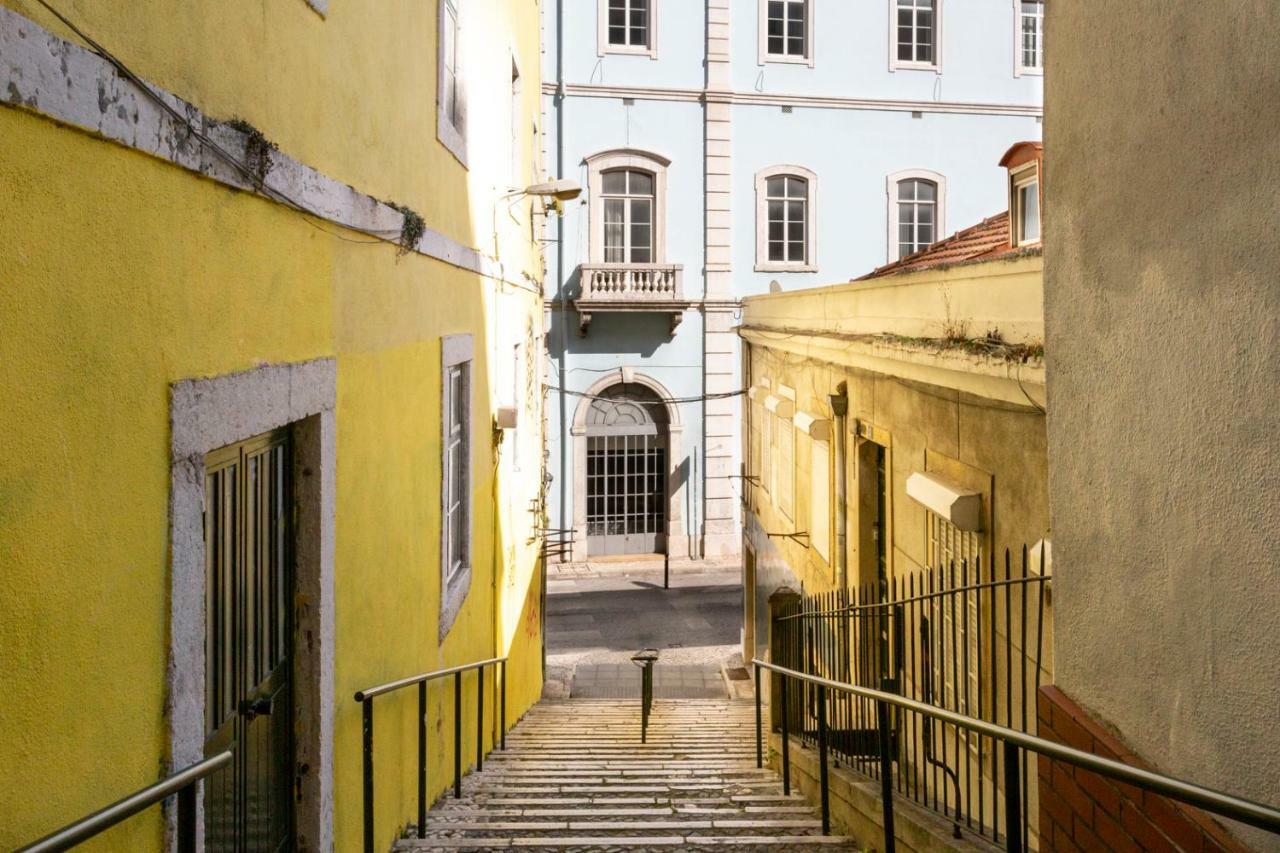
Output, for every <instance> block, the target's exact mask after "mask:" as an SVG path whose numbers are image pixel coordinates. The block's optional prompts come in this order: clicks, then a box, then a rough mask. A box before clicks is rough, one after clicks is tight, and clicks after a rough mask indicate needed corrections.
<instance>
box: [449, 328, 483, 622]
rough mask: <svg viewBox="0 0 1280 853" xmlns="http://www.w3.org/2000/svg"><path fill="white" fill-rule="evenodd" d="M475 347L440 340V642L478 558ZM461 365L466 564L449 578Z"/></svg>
mask: <svg viewBox="0 0 1280 853" xmlns="http://www.w3.org/2000/svg"><path fill="white" fill-rule="evenodd" d="M474 358H475V343H474V339H473V337H472V336H471V335H470V334H462V335H445V336H444V337H442V338H441V339H440V620H439V639H440V640H441V641H443V640H444V638H445V637H446V636H448V634H449V630H450V629H451V628H452V627H453V624H454V622H455V621H456V620H457V618H458V614H459V613H460V612H461V611H462V605H463V603H464V602H465V601H466V599H467V593H468V592H469V591H470V590H471V575H472V566H473V564H474V558H475V529H474V527H475V524H474V522H475V506H474V503H475V502H474V501H473V500H472V487H473V484H474V477H473V471H474V468H475V466H474V464H473V462H474V457H475V452H476V445H477V444H478V442H477V441H476V437H477V433H480V432H482V431H481V430H477V429H476V423H475V418H474V417H473V416H472V415H473V410H474V408H475V399H476V394H475V386H476V381H477V376H476V370H475V361H474ZM460 364H467V365H469V371H468V375H467V390H466V393H467V400H466V404H465V407H464V410H465V411H466V413H467V423H466V430H467V458H466V459H465V460H464V464H465V465H466V472H467V488H466V489H465V492H466V497H465V498H464V500H465V501H466V509H465V512H466V518H467V532H466V537H467V547H466V553H467V563H466V565H464V566H463V567H462V568H461V569H459V570H458V572H457V574H455V575H454V576H453V577H451V578H448V577H447V575H446V569H447V566H448V561H449V558H450V552H449V525H448V523H447V518H448V494H449V493H448V490H447V488H446V485H447V483H448V481H449V465H448V457H447V456H446V454H445V448H446V447H448V442H449V413H450V410H451V409H452V408H453V401H452V400H451V399H450V397H449V368H451V367H456V366H458V365H460Z"/></svg>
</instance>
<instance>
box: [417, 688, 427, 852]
mask: <svg viewBox="0 0 1280 853" xmlns="http://www.w3.org/2000/svg"><path fill="white" fill-rule="evenodd" d="M418 837H419V838H426V837H427V682H425V681H419V682H418Z"/></svg>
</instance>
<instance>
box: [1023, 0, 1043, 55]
mask: <svg viewBox="0 0 1280 853" xmlns="http://www.w3.org/2000/svg"><path fill="white" fill-rule="evenodd" d="M1020 17H1021V19H1022V20H1021V25H1022V26H1021V27H1020V31H1021V33H1022V43H1021V45H1020V46H1019V59H1018V62H1019V64H1020V65H1021V67H1022V68H1023V69H1024V70H1031V71H1038V70H1041V69H1043V68H1044V0H1022V11H1021V13H1020Z"/></svg>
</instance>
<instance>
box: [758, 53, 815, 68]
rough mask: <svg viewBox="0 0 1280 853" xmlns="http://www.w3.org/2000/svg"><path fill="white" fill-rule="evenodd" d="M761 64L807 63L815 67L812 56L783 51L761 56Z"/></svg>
mask: <svg viewBox="0 0 1280 853" xmlns="http://www.w3.org/2000/svg"><path fill="white" fill-rule="evenodd" d="M760 64H761V65H773V64H778V65H807V66H809V67H810V68H812V67H813V57H812V56H788V55H786V54H781V53H766V54H764V55H763V56H761V57H760Z"/></svg>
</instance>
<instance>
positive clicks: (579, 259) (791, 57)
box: [543, 0, 1044, 559]
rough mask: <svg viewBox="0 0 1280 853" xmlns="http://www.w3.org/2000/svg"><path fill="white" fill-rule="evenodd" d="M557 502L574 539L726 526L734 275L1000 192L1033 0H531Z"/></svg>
mask: <svg viewBox="0 0 1280 853" xmlns="http://www.w3.org/2000/svg"><path fill="white" fill-rule="evenodd" d="M543 29H544V44H545V46H546V47H545V61H546V66H545V69H544V80H545V81H546V82H545V83H544V93H543V96H544V100H545V118H544V127H545V133H544V139H545V140H546V145H547V146H548V150H547V151H546V152H545V155H546V157H545V161H546V162H547V163H548V164H551V168H552V169H554V170H555V171H556V173H557V176H559V177H565V178H573V179H575V180H578V181H579V182H580V183H581V184H582V186H583V187H584V189H585V192H584V193H583V196H582V198H581V199H579V200H578V201H575V202H573V203H571V204H570V206H569V207H568V209H567V210H566V212H565V215H564V216H563V217H562V218H560V220H559V222H558V223H557V222H555V221H553V222H551V223H550V224H549V227H548V230H547V234H546V236H547V238H548V266H549V269H548V276H547V290H548V292H547V308H548V312H549V324H548V330H549V331H548V338H547V350H548V351H547V355H548V373H547V383H548V385H549V386H550V387H549V390H548V394H549V399H548V406H547V412H548V418H549V421H548V423H547V436H548V448H549V458H548V471H549V473H550V476H551V481H550V485H549V487H548V493H547V510H548V515H549V523H550V526H551V527H553V528H557V529H562V530H565V531H572V539H573V548H572V557H573V559H585V558H587V557H595V556H601V555H612V554H639V553H660V552H662V551H663V550H666V549H669V550H670V553H671V555H672V556H673V557H692V558H695V559H697V558H702V557H717V556H732V555H734V554H736V553H737V552H738V551H739V550H740V548H741V539H740V536H741V534H740V525H741V506H740V503H741V491H742V482H741V479H740V474H741V466H740V456H741V451H740V447H741V436H740V424H741V422H742V417H741V406H742V403H741V399H740V397H738V396H735V392H738V391H740V390H741V388H742V379H741V365H740V356H739V349H738V338H737V336H736V335H735V334H734V332H733V329H734V326H735V325H736V323H737V308H738V301H739V300H740V299H741V298H742V297H744V296H748V295H751V294H754V293H761V292H766V291H768V290H769V288H770V287H771V285H772V283H774V282H776V283H777V284H776V285H772V286H777V287H781V288H782V289H784V290H792V289H797V288H803V287H812V286H816V285H822V284H831V283H835V282H840V281H846V280H849V279H851V278H856V277H858V276H861V275H863V274H865V273H867V272H869V271H870V270H872V269H873V268H875V267H877V266H880V265H882V264H884V263H887V262H888V261H891V260H894V259H896V258H897V257H899V254H900V253H903V252H909V251H912V250H914V249H915V248H917V247H923V246H924V245H927V244H928V243H929V242H932V241H934V240H937V239H941V238H942V237H944V236H946V235H947V234H950V233H952V232H953V231H955V230H957V229H959V228H963V227H966V226H968V225H972V224H974V223H976V222H978V221H980V220H982V219H983V218H985V217H987V216H990V215H992V214H994V213H998V212H1000V211H1002V210H1005V209H1007V207H1008V199H1007V198H1006V197H1005V196H1004V195H1003V193H1002V190H1001V188H1002V187H1003V186H1004V185H1005V182H1004V180H1003V178H1002V174H1003V170H1002V169H1001V168H1000V167H999V165H998V161H999V159H1000V156H1001V154H1002V153H1003V152H1004V151H1005V150H1006V149H1008V148H1009V146H1010V145H1011V144H1013V143H1014V142H1017V141H1020V140H1038V139H1039V138H1040V130H1041V128H1040V117H1041V104H1042V94H1041V92H1042V86H1041V84H1042V79H1043V77H1042V73H1043V72H1042V68H1043V55H1044V54H1043V44H1044V41H1043V39H1044V31H1043V2H1027V1H1026V0H783V2H779V0H546V2H544V3H543Z"/></svg>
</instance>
